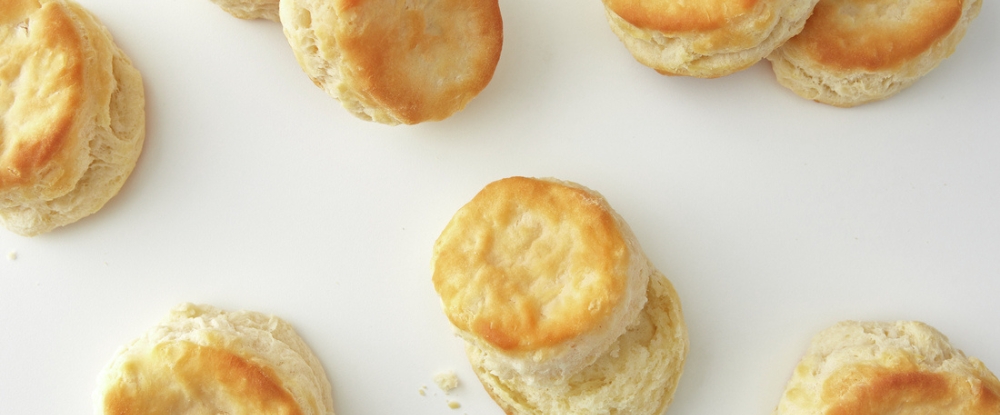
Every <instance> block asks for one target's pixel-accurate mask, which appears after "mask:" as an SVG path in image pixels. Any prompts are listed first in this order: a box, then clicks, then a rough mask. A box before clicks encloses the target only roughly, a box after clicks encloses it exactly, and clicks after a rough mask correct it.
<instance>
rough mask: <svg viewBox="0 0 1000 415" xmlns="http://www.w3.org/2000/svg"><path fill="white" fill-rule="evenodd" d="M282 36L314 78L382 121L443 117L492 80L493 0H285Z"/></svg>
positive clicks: (496, 25)
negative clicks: (283, 35)
mask: <svg viewBox="0 0 1000 415" xmlns="http://www.w3.org/2000/svg"><path fill="white" fill-rule="evenodd" d="M279 8H280V14H281V22H282V27H283V28H284V32H285V37H287V38H288V43H289V44H290V45H291V46H292V50H293V51H294V53H295V57H296V59H298V62H299V64H300V65H301V66H302V69H303V70H304V71H305V72H306V74H307V75H309V77H310V78H311V79H312V80H313V82H314V83H315V84H316V85H317V86H319V87H320V88H323V90H325V91H326V92H327V93H328V94H330V96H332V97H334V98H336V99H338V100H339V101H340V102H341V104H343V105H344V107H345V108H347V109H348V110H349V111H350V112H351V113H352V114H353V115H355V116H357V117H359V118H362V119H365V120H370V121H377V122H380V123H385V124H400V123H402V124H416V123H420V122H424V121H436V120H442V119H445V118H447V117H449V116H451V115H452V114H454V113H455V112H457V111H459V110H461V109H463V108H464V107H465V105H466V104H467V103H468V102H469V101H470V100H471V99H472V98H473V97H475V96H476V95H477V94H479V92H480V91H482V90H483V88H485V87H486V85H487V84H489V82H490V80H491V79H492V78H493V72H494V70H495V69H496V65H497V62H498V60H499V59H500V50H501V47H502V44H503V22H502V20H501V17H500V7H499V5H498V3H497V1H496V0H330V1H327V0H283V1H282V2H281V4H280V7H279Z"/></svg>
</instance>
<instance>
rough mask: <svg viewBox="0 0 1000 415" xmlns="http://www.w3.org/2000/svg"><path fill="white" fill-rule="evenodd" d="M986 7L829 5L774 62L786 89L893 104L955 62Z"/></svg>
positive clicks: (841, 103) (820, 97)
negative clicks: (952, 59)
mask: <svg viewBox="0 0 1000 415" xmlns="http://www.w3.org/2000/svg"><path fill="white" fill-rule="evenodd" d="M981 7H982V2H981V0H956V1H950V0H914V1H911V2H895V1H892V2H889V1H881V2H858V1H857V0H821V2H820V3H819V5H817V6H816V13H815V15H814V17H813V18H811V19H810V20H809V22H807V23H806V28H805V29H804V30H803V31H802V33H801V34H800V35H798V36H796V37H794V38H792V39H791V40H790V41H788V42H787V43H786V44H785V45H783V46H782V47H780V48H778V49H777V50H775V51H774V53H772V54H771V55H770V56H768V58H767V59H768V60H770V61H771V65H772V68H773V69H774V73H775V75H776V76H777V78H778V82H779V83H780V84H781V85H784V86H785V87H787V88H788V89H791V90H792V92H795V93H796V94H797V95H799V96H801V97H803V98H806V99H811V100H814V101H817V102H821V103H824V104H829V105H834V106H838V107H853V106H856V105H861V104H865V103H869V102H872V101H878V100H881V99H885V98H888V97H891V96H893V95H895V94H897V93H899V92H900V91H902V90H903V89H905V88H907V87H909V86H910V85H912V84H913V83H914V82H916V81H917V80H918V79H920V78H921V77H923V76H924V75H926V74H927V73H928V72H930V71H931V70H933V69H934V68H936V67H937V66H938V64H940V63H941V61H943V60H944V59H945V58H947V57H948V56H950V55H951V54H952V53H953V52H954V51H955V47H956V46H957V45H958V43H959V42H960V41H961V40H962V38H963V37H964V36H965V32H966V29H967V27H968V26H969V23H970V22H971V21H972V20H973V19H975V17H976V16H977V15H978V14H979V10H980V8H981Z"/></svg>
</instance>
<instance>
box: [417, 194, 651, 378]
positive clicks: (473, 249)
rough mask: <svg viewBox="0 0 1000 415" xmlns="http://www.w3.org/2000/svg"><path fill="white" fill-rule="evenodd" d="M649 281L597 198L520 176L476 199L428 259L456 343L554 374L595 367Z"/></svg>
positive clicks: (644, 265) (623, 230) (634, 249)
mask: <svg viewBox="0 0 1000 415" xmlns="http://www.w3.org/2000/svg"><path fill="white" fill-rule="evenodd" d="M649 272H650V271H649V266H648V261H647V260H646V259H645V256H644V255H643V254H642V252H641V250H640V249H639V247H638V244H637V243H636V242H635V237H634V236H633V235H632V234H631V231H630V230H629V229H628V227H627V225H625V224H624V221H622V220H621V219H620V218H619V217H617V214H615V213H614V211H613V210H611V208H610V206H608V205H607V202H605V201H604V199H603V198H602V197H601V196H600V195H599V194H597V193H596V192H593V191H590V190H588V189H586V188H583V187H581V186H579V185H575V184H571V183H565V182H557V181H553V180H539V179H531V178H524V177H512V178H508V179H503V180H499V181H496V182H493V183H490V184H489V185H487V186H486V187H485V188H484V189H483V190H482V191H481V192H479V194H477V195H476V197H475V198H473V199H472V201H470V202H469V203H468V204H466V205H465V206H464V207H463V208H462V209H460V210H459V211H458V212H457V213H456V214H455V216H454V218H452V220H451V222H450V223H449V224H448V226H447V227H446V228H445V230H444V231H443V232H442V233H441V236H440V237H439V238H438V240H437V243H436V244H435V247H434V258H433V281H434V286H435V288H436V289H437V292H438V294H440V296H441V301H442V305H443V307H444V311H445V314H446V315H447V316H448V318H449V320H450V321H451V322H452V323H453V324H454V326H455V327H456V329H457V330H458V331H459V333H460V334H462V335H463V336H464V337H466V339H467V340H470V341H472V342H473V343H476V344H477V345H478V347H480V348H483V349H486V350H489V351H491V352H495V353H496V354H499V355H501V356H494V357H498V358H502V356H507V357H511V358H512V360H520V358H521V357H523V356H525V355H530V356H532V358H530V359H527V360H530V361H533V362H535V363H537V364H539V365H543V366H544V365H547V364H551V365H552V367H550V368H539V367H531V368H529V369H528V370H531V371H535V372H547V371H548V370H550V369H551V370H553V371H555V372H558V373H560V374H565V373H566V372H572V371H573V370H575V368H576V367H578V366H582V365H585V364H588V363H590V362H592V361H593V358H596V356H593V357H591V356H592V354H593V352H594V351H595V349H596V351H597V354H599V353H600V352H601V351H603V350H604V349H606V348H607V347H609V345H610V344H611V343H612V342H613V341H614V340H615V338H617V337H618V336H619V335H621V333H622V332H624V330H625V326H627V325H628V324H630V323H631V322H632V321H634V319H635V316H637V315H638V313H639V310H640V309H641V308H642V304H643V303H644V302H645V297H644V296H643V295H642V294H643V293H644V287H645V285H646V281H648V278H649ZM563 358H565V359H563ZM515 370H517V371H519V372H521V371H522V370H519V369H515Z"/></svg>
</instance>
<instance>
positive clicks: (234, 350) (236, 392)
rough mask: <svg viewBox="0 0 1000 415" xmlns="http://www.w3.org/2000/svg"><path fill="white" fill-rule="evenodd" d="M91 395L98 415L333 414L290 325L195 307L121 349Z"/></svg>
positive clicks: (315, 363)
mask: <svg viewBox="0 0 1000 415" xmlns="http://www.w3.org/2000/svg"><path fill="white" fill-rule="evenodd" d="M94 398H95V413H96V414H97V415H112V414H114V415H126V414H137V415H138V414H143V415H160V414H162V415H184V414H190V415H198V414H217V413H234V414H237V413H238V414H244V413H247V414H249V413H298V414H302V415H333V396H332V391H331V387H330V382H329V380H327V377H326V372H325V371H324V370H323V367H322V365H321V364H320V362H319V360H318V359H317V358H316V356H315V355H314V354H313V353H312V351H311V350H310V349H309V347H308V346H307V345H306V344H305V342H304V341H303V340H302V338H301V337H299V336H298V334H296V333H295V331H294V330H293V329H292V327H291V326H290V325H289V324H288V323H286V322H284V321H283V320H281V319H278V318H277V317H274V316H267V315H264V314H261V313H256V312H250V311H236V312H226V311H222V310H219V309H216V308H214V307H211V306H205V305H192V304H182V305H180V306H178V307H177V308H175V309H174V310H172V311H171V312H170V314H169V315H168V316H167V317H166V318H165V319H164V320H163V321H162V322H160V324H159V325H157V326H156V327H154V328H153V329H151V330H150V331H149V332H147V333H146V334H145V335H143V336H141V337H139V338H138V339H136V340H135V341H133V342H132V343H131V344H129V345H127V346H125V347H123V348H122V349H121V350H119V351H118V352H117V353H116V354H115V356H114V358H113V359H112V360H111V362H110V363H109V365H108V366H107V368H106V369H104V371H103V372H102V373H101V375H100V377H99V379H98V388H97V390H96V392H95V395H94Z"/></svg>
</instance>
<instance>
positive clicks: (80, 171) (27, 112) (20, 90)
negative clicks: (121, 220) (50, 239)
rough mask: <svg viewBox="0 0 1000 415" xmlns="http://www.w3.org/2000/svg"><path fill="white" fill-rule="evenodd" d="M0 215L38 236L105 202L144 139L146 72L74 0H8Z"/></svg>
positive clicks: (0, 96) (0, 108)
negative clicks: (143, 79)
mask: <svg viewBox="0 0 1000 415" xmlns="http://www.w3.org/2000/svg"><path fill="white" fill-rule="evenodd" d="M0 51H2V53H0V56H4V59H0V114H3V116H2V117H0V131H2V134H0V220H2V222H3V223H4V225H5V226H6V227H7V228H8V229H10V230H11V231H13V232H16V233H19V234H22V235H27V236H33V235H37V234H39V233H43V232H47V231H50V230H52V229H53V228H56V227H58V226H63V225H67V224H69V223H73V222H75V221H77V220H79V219H80V218H82V217H85V216H87V215H90V214H92V213H94V212H96V211H98V210H99V209H100V208H101V207H102V206H104V204H105V203H106V202H107V201H108V200H109V199H111V198H112V197H113V196H114V195H115V194H116V193H118V190H119V189H120V188H121V186H122V185H123V184H124V182H125V179H126V178H127V177H128V176H129V174H131V172H132V169H133V168H134V167H135V162H136V160H137V158H138V157H139V153H140V152H141V150H142V143H143V139H144V138H145V112H144V104H145V98H144V93H143V86H142V77H141V76H140V75H139V72H138V71H137V70H136V69H135V68H134V67H133V66H132V63H131V62H130V61H129V59H128V57H126V56H125V54H124V53H123V52H122V51H121V49H119V48H118V47H117V46H116V45H115V44H114V41H113V40H112V39H111V35H110V34H109V33H108V32H107V29H105V28H104V26H103V25H101V23H100V22H98V20H97V18H96V17H94V16H93V15H91V14H90V13H89V12H88V11H86V10H84V9H83V8H82V7H80V6H79V5H78V4H76V3H74V2H72V1H66V0H41V1H39V0H9V1H5V2H2V3H0Z"/></svg>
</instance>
